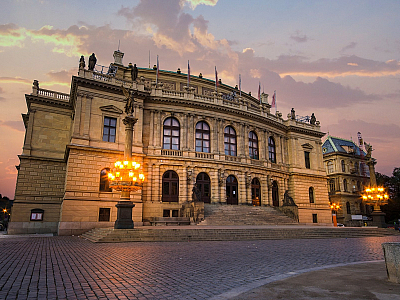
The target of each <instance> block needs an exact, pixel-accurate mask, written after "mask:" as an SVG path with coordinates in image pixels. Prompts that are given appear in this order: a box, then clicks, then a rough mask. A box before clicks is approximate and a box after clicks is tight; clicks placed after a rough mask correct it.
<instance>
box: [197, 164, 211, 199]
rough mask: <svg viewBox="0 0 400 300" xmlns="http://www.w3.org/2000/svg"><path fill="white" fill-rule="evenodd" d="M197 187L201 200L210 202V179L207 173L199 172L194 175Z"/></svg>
mask: <svg viewBox="0 0 400 300" xmlns="http://www.w3.org/2000/svg"><path fill="white" fill-rule="evenodd" d="M196 184H197V188H198V189H199V190H200V192H201V201H202V202H204V203H210V202H211V181H210V177H209V176H208V175H207V173H204V172H202V173H199V175H197V177H196Z"/></svg>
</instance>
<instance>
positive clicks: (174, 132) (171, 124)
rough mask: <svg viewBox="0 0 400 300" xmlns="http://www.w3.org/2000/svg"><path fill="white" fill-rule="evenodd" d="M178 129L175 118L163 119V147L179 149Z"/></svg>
mask: <svg viewBox="0 0 400 300" xmlns="http://www.w3.org/2000/svg"><path fill="white" fill-rule="evenodd" d="M179 129H180V127H179V122H178V120H177V119H175V118H172V117H170V118H167V119H165V121H164V139H163V149H172V150H179V148H180V138H179V137H180V135H179Z"/></svg>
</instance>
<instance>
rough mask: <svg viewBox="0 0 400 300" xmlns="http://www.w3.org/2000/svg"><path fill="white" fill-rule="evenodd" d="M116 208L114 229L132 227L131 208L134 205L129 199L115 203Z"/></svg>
mask: <svg viewBox="0 0 400 300" xmlns="http://www.w3.org/2000/svg"><path fill="white" fill-rule="evenodd" d="M115 206H116V207H117V209H118V211H117V220H116V221H115V224H114V228H115V229H133V221H132V208H133V207H135V204H133V203H132V202H131V201H119V202H118V204H117V205H115Z"/></svg>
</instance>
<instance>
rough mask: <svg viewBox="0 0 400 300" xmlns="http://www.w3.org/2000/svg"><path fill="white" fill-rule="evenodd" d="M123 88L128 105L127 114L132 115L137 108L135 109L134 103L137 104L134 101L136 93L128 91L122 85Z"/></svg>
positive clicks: (126, 105) (126, 107)
mask: <svg viewBox="0 0 400 300" xmlns="http://www.w3.org/2000/svg"><path fill="white" fill-rule="evenodd" d="M121 88H122V92H123V93H124V96H125V98H126V104H125V113H126V114H127V115H132V114H133V112H134V110H135V108H134V103H135V99H134V97H133V96H134V93H135V92H134V91H128V90H127V89H126V88H124V86H123V85H121Z"/></svg>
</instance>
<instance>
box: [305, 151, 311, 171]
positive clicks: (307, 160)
mask: <svg viewBox="0 0 400 300" xmlns="http://www.w3.org/2000/svg"><path fill="white" fill-rule="evenodd" d="M304 160H305V162H306V168H307V169H310V152H308V151H304Z"/></svg>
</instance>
